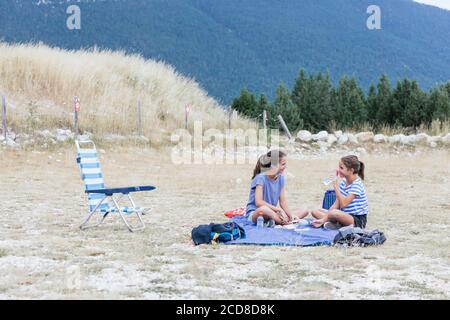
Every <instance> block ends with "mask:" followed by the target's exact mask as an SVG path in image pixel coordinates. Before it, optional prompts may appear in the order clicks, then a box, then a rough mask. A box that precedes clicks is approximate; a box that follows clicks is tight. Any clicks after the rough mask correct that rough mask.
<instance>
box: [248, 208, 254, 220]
mask: <svg viewBox="0 0 450 320" xmlns="http://www.w3.org/2000/svg"><path fill="white" fill-rule="evenodd" d="M254 212H255V210H253V211H250V212H249V213H248V214H247V220H248V221H250V222H253V213H254Z"/></svg>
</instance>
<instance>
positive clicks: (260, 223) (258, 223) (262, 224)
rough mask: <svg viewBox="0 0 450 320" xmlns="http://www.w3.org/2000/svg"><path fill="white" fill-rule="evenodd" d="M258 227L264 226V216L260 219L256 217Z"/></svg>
mask: <svg viewBox="0 0 450 320" xmlns="http://www.w3.org/2000/svg"><path fill="white" fill-rule="evenodd" d="M256 227H257V228H258V229H262V228H264V218H263V217H261V216H259V217H258V219H256Z"/></svg>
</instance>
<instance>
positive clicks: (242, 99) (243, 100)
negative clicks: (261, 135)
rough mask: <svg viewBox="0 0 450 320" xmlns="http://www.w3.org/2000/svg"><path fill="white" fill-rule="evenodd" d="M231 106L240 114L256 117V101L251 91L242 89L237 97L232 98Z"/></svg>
mask: <svg viewBox="0 0 450 320" xmlns="http://www.w3.org/2000/svg"><path fill="white" fill-rule="evenodd" d="M231 107H232V108H233V109H234V110H236V111H237V112H239V113H240V114H241V115H244V116H247V117H249V118H252V119H256V118H257V117H258V109H259V108H258V101H257V100H256V97H255V95H254V94H253V93H251V92H250V91H248V90H247V89H242V90H241V94H240V96H239V97H237V98H235V99H234V100H233V103H232V105H231Z"/></svg>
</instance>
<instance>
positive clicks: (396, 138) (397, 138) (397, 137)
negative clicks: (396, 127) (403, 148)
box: [388, 134, 405, 143]
mask: <svg viewBox="0 0 450 320" xmlns="http://www.w3.org/2000/svg"><path fill="white" fill-rule="evenodd" d="M403 137H405V135H404V134H396V135H393V136H392V137H389V138H388V141H389V143H400V142H401V141H402V138H403Z"/></svg>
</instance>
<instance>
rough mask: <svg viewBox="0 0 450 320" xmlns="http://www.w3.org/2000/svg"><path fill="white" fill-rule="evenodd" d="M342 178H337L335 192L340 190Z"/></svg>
mask: <svg viewBox="0 0 450 320" xmlns="http://www.w3.org/2000/svg"><path fill="white" fill-rule="evenodd" d="M341 180H342V178H341V177H339V176H337V177H336V180H335V181H334V190H337V189H339V184H340V183H341Z"/></svg>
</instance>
